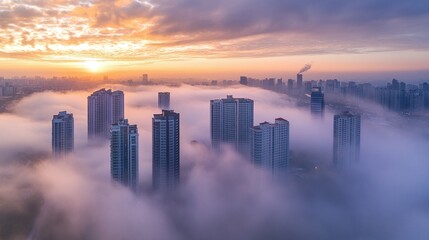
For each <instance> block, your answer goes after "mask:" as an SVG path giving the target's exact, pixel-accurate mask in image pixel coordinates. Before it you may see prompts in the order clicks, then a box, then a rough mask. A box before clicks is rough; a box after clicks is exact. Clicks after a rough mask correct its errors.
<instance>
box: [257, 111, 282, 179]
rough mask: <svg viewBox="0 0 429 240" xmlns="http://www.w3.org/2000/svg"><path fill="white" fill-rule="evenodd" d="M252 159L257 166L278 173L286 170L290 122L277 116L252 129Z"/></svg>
mask: <svg viewBox="0 0 429 240" xmlns="http://www.w3.org/2000/svg"><path fill="white" fill-rule="evenodd" d="M250 146H251V159H252V163H253V164H254V165H255V166H258V167H263V168H265V169H267V170H269V171H270V172H271V173H272V174H273V175H277V174H278V173H281V172H282V171H284V170H286V169H287V167H288V161H289V122H288V121H287V120H285V119H283V118H277V119H276V120H275V123H268V122H263V123H261V124H259V125H258V126H254V127H252V128H251V129H250Z"/></svg>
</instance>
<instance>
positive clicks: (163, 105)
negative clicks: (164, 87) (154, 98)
mask: <svg viewBox="0 0 429 240" xmlns="http://www.w3.org/2000/svg"><path fill="white" fill-rule="evenodd" d="M158 108H160V109H161V110H162V109H165V110H169V109H170V93H169V92H159V93H158Z"/></svg>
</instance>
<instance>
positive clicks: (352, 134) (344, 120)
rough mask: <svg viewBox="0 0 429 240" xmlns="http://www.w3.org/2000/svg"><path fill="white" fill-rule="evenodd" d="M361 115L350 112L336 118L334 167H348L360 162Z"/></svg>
mask: <svg viewBox="0 0 429 240" xmlns="http://www.w3.org/2000/svg"><path fill="white" fill-rule="evenodd" d="M359 155H360V115H359V114H355V113H351V112H348V111H345V112H342V113H340V114H337V115H335V116H334V165H335V166H336V167H339V168H342V167H348V166H350V165H352V164H354V163H356V162H357V161H358V160H359Z"/></svg>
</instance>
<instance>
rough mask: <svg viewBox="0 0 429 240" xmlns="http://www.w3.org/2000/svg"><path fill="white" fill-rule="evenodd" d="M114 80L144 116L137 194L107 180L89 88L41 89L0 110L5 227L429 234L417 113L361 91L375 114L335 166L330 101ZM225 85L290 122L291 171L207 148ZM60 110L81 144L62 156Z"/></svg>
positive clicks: (267, 114)
mask: <svg viewBox="0 0 429 240" xmlns="http://www.w3.org/2000/svg"><path fill="white" fill-rule="evenodd" d="M112 87H113V88H114V89H115V90H116V89H120V90H123V91H124V93H125V116H126V117H127V118H128V119H129V122H130V124H137V125H138V129H139V158H140V159H139V169H140V174H139V175H140V178H139V183H140V189H139V190H140V194H139V195H135V194H133V193H132V192H131V191H130V190H129V189H127V188H126V187H123V186H120V185H117V184H114V183H113V182H112V181H111V178H110V167H109V163H110V162H109V144H108V143H107V142H106V143H104V144H100V145H97V146H92V145H88V144H87V124H86V120H87V119H86V115H87V109H86V96H88V95H89V94H90V93H91V91H92V90H91V91H68V92H42V93H35V94H32V95H30V96H27V97H25V98H23V99H21V100H20V101H18V102H16V103H15V104H14V105H12V106H11V108H10V111H9V112H7V113H1V114H0V132H1V133H2V134H3V135H2V136H8V137H7V138H0V152H1V153H2V154H0V165H1V168H0V180H1V183H2V184H0V203H1V204H0V239H31V238H27V237H33V239H44V240H45V239H46V240H49V239H64V240H68V239H106V240H114V239H159V240H164V239H165V240H171V239H178V240H182V239H183V240H185V239H186V240H194V239H195V240H199V239H227V240H229V239H231V240H232V239H304V240H305V239H322V240H324V239H327V240H328V239H351V240H361V239H368V240H370V239H392V240H400V239H416V240H424V239H427V236H428V234H429V226H428V224H429V205H428V202H429V193H428V191H427V186H428V185H427V183H428V181H429V175H428V174H427V170H428V169H429V168H428V167H429V166H428V163H427V156H428V154H429V149H428V148H427V146H428V144H429V139H428V136H429V135H428V131H422V129H423V126H420V124H419V123H417V122H416V123H413V124H412V125H410V124H409V123H408V124H407V120H406V119H402V118H401V117H398V116H396V115H394V113H390V112H386V111H385V110H383V109H382V108H381V107H378V106H374V105H371V104H369V103H361V106H362V107H363V106H365V107H364V108H365V109H367V110H368V111H371V112H373V113H374V114H376V115H375V116H376V117H374V118H372V119H368V115H367V114H364V115H363V117H362V127H361V159H360V162H359V164H357V165H355V167H354V168H352V169H350V171H348V172H337V171H333V170H332V168H331V167H332V144H333V136H332V131H333V114H334V112H332V111H331V110H330V109H329V108H327V109H326V111H325V115H324V117H323V118H313V117H311V116H312V115H311V113H310V109H309V106H307V107H297V106H296V104H297V102H296V100H294V99H292V98H289V97H288V96H286V95H283V94H278V93H274V92H270V91H267V90H263V89H258V88H248V87H244V86H237V87H229V88H218V87H197V86H188V85H182V86H180V87H164V86H138V87H126V86H119V85H113V86H112ZM94 90H95V89H94ZM159 91H170V92H171V107H172V108H173V109H175V111H176V112H179V113H180V130H181V141H180V144H181V160H180V161H181V185H180V188H179V189H178V191H177V192H175V193H174V194H172V195H170V196H168V197H166V198H163V197H162V196H160V195H157V194H155V193H153V192H152V191H151V190H150V187H151V162H152V161H151V160H152V159H151V146H152V145H151V138H152V134H151V118H152V116H153V114H154V113H158V112H159V109H158V108H157V93H158V92H159ZM226 94H232V95H234V96H235V97H246V98H251V99H253V100H254V101H255V124H257V123H260V122H263V121H269V122H273V121H274V119H275V118H277V117H283V118H285V119H287V120H288V121H289V122H290V150H291V152H290V153H291V155H290V156H291V159H290V160H291V166H294V171H292V172H291V173H290V176H292V177H290V178H287V179H285V180H284V181H279V180H278V179H275V178H271V177H270V175H269V173H267V172H266V171H264V170H263V169H257V168H254V167H253V166H252V165H251V163H250V162H249V161H248V160H245V159H242V158H241V157H240V156H239V155H237V154H236V153H235V152H234V151H233V150H232V149H231V148H228V147H227V146H225V148H223V149H222V151H221V152H219V153H218V152H213V151H212V150H210V147H209V146H210V125H209V122H210V120H209V119H210V110H209V109H210V107H209V106H210V105H209V102H210V99H215V98H222V97H225V96H226ZM189 103H192V108H190V107H189ZM39 106H43V108H40V107H39ZM63 110H67V111H68V112H72V113H73V115H74V118H75V151H74V153H73V154H72V155H70V156H69V157H68V158H66V159H63V160H61V161H58V160H53V159H52V158H51V144H50V143H51V141H50V140H51V118H52V115H54V114H57V113H58V112H59V111H63ZM393 116H396V117H393ZM375 119H377V120H375ZM11 123H13V125H14V126H19V127H11ZM405 125H406V126H407V128H404V127H403V126H405ZM194 140H195V141H198V143H192V141H194ZM296 166H301V167H305V168H306V169H307V171H302V172H300V171H297V169H296V168H295V167H296ZM315 166H318V168H317V169H314V167H315ZM312 169H313V170H312Z"/></svg>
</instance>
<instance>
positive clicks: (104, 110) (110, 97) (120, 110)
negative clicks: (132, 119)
mask: <svg viewBox="0 0 429 240" xmlns="http://www.w3.org/2000/svg"><path fill="white" fill-rule="evenodd" d="M121 119H124V93H123V92H122V91H113V92H112V90H111V89H109V90H106V89H104V88H103V89H100V90H98V91H96V92H94V93H93V94H91V96H89V97H88V138H89V139H94V138H105V139H108V138H109V135H110V126H111V125H112V124H117V123H118V122H119V120H121Z"/></svg>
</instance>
